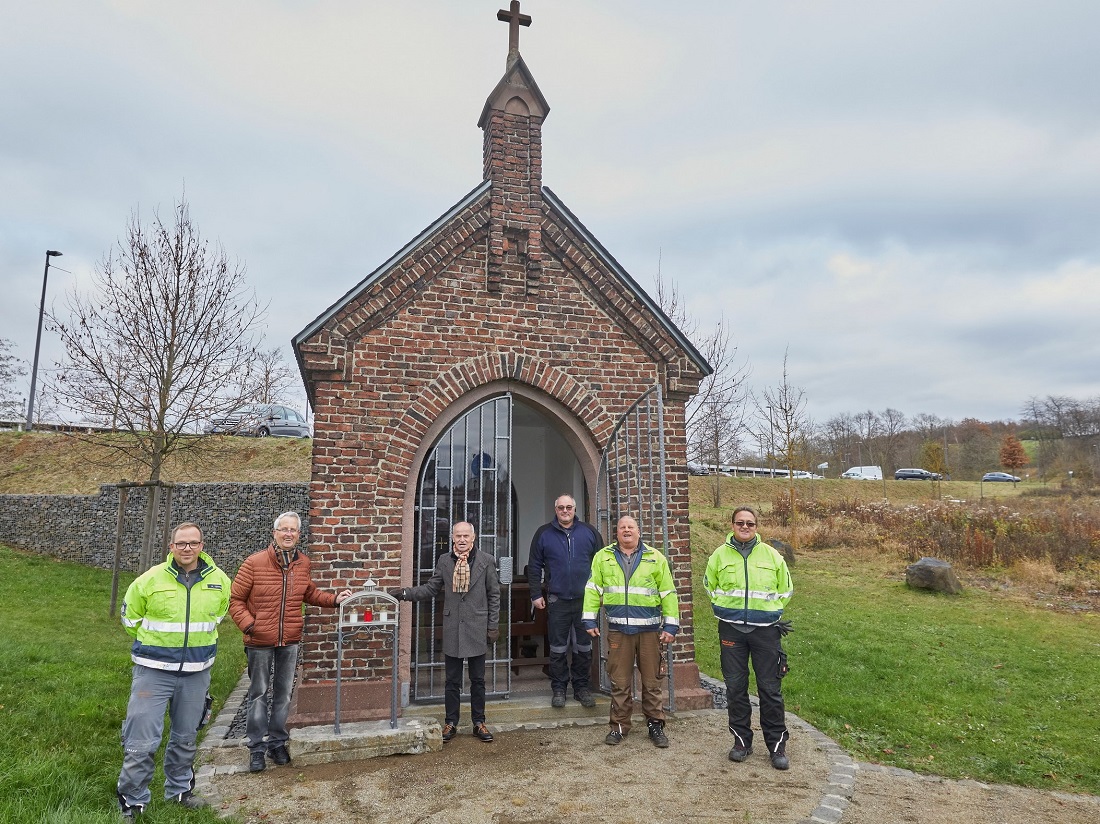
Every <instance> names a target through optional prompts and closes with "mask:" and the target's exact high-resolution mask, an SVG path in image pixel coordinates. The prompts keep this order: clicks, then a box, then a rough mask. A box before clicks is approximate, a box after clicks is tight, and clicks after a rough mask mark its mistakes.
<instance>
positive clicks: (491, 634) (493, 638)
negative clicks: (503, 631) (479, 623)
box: [486, 629, 500, 644]
mask: <svg viewBox="0 0 1100 824" xmlns="http://www.w3.org/2000/svg"><path fill="white" fill-rule="evenodd" d="M486 635H487V637H488V639H489V643H490V644H495V643H496V642H497V638H499V637H500V630H499V629H491V630H489V631H488V632H487V633H486Z"/></svg>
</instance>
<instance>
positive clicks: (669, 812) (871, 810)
mask: <svg viewBox="0 0 1100 824" xmlns="http://www.w3.org/2000/svg"><path fill="white" fill-rule="evenodd" d="M788 720H789V723H790V721H791V720H792V719H791V718H790V717H789V718H788ZM790 726H791V732H792V738H791V741H790V744H789V745H788V753H789V754H790V756H791V769H790V770H789V771H787V772H779V771H777V770H774V769H772V767H771V765H770V763H769V762H768V759H767V756H766V754H765V753H764V752H763V751H762V749H760V748H757V751H756V753H754V755H753V756H752V757H751V758H750V759H749V760H748V761H746V762H745V763H743V764H733V763H731V762H730V761H729V760H728V759H727V757H726V755H727V752H728V751H729V747H730V746H731V739H730V736H729V733H728V732H727V730H726V727H725V713H724V712H705V713H699V714H698V715H696V716H694V717H691V718H684V719H678V720H675V721H671V722H669V725H668V734H669V738H670V740H671V746H670V747H669V748H668V749H667V750H658V749H656V748H654V747H653V745H652V744H650V742H649V740H648V739H647V738H646V736H645V731H644V729H641V730H639V729H638V728H637V727H635V729H634V730H633V731H632V732H631V734H630V735H629V736H628V737H627V739H626V741H624V742H623V743H622V744H620V745H619V746H617V747H609V746H607V745H605V744H604V743H603V736H604V734H605V732H606V729H607V728H606V726H604V725H603V724H602V723H601V724H596V725H592V726H580V727H564V728H560V729H547V730H516V731H513V732H502V733H498V734H497V737H496V741H495V742H494V743H492V744H483V743H481V742H480V741H477V740H476V739H474V738H473V737H472V736H471V735H469V734H468V732H469V731H468V730H465V729H464V730H463V731H462V734H460V735H459V736H458V737H457V738H456V739H455V740H454V741H452V742H450V743H449V744H447V745H446V747H445V749H444V750H443V752H437V753H429V754H426V755H417V756H391V757H388V758H376V759H371V760H368V761H354V762H344V763H340V764H326V765H320V766H314V767H301V768H299V767H295V766H294V765H291V766H289V767H269V768H268V769H267V770H266V771H265V772H263V773H258V774H249V773H237V774H233V775H228V776H219V777H218V778H217V780H216V781H215V784H214V787H215V791H216V793H217V795H218V796H220V800H221V806H222V809H223V810H224V811H226V812H232V813H235V814H236V815H237V817H238V820H240V821H241V822H243V824H268V822H276V821H277V822H286V824H303V823H304V822H317V821H324V822H327V824H353V822H354V823H355V824H364V823H365V822H370V823H371V824H397V823H398V822H401V824H405V822H427V823H438V824H443V822H447V824H452V823H453V822H461V824H489V823H491V824H530V822H535V821H562V822H571V823H572V822H576V824H594V822H604V821H615V822H617V824H631V822H646V824H650V822H654V821H661V822H685V824H686V822H710V821H727V822H728V821H740V822H754V821H767V822H769V824H794V823H795V822H804V821H807V820H809V818H810V815H811V813H813V812H815V811H820V809H821V807H820V806H819V805H821V804H822V803H825V804H826V805H829V804H835V803H836V802H835V801H830V800H829V798H828V796H829V794H830V793H835V792H836V791H837V790H836V786H835V785H832V786H830V784H829V783H828V782H829V776H830V773H833V772H834V770H835V769H836V762H837V761H838V758H837V750H836V748H835V745H824V744H821V743H819V741H818V739H819V738H822V737H821V736H820V735H819V734H816V733H814V732H813V731H812V730H810V729H808V728H802V727H800V726H799V725H798V724H790ZM815 736H817V738H815ZM758 743H759V742H758ZM844 794H846V793H844ZM840 806H842V807H844V810H843V813H842V814H841V817H840V819H839V821H840V824H955V822H957V821H966V822H967V824H1095V823H1096V822H1097V821H1100V798H1097V797H1094V796H1084V795H1068V794H1065V793H1055V792H1043V791H1039V790H1029V789H1025V788H1022V787H1009V786H999V785H985V784H980V783H978V782H976V781H952V780H947V779H941V778H936V777H932V776H920V775H916V774H913V773H909V772H907V771H902V770H896V769H891V768H886V767H880V766H877V765H873V764H860V765H858V769H857V770H856V771H855V788H854V791H853V792H852V793H851V794H850V801H848V803H847V804H846V805H844V804H843V802H842V803H841V804H840Z"/></svg>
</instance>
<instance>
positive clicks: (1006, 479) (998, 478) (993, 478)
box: [982, 472, 1020, 484]
mask: <svg viewBox="0 0 1100 824" xmlns="http://www.w3.org/2000/svg"><path fill="white" fill-rule="evenodd" d="M1019 482H1020V479H1019V478H1017V477H1016V476H1015V475H1009V474H1008V473H1007V472H986V473H985V474H984V475H982V483H1006V484H1007V483H1013V484H1018V483H1019Z"/></svg>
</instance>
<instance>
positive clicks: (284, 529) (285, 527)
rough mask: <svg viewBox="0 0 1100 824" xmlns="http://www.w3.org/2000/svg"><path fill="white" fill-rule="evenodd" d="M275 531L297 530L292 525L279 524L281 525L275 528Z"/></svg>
mask: <svg viewBox="0 0 1100 824" xmlns="http://www.w3.org/2000/svg"><path fill="white" fill-rule="evenodd" d="M275 531H276V532H290V533H294V532H297V531H298V530H296V529H295V528H294V527H292V526H281V527H279V528H278V529H276V530H275Z"/></svg>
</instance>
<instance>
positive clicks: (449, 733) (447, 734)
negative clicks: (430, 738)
mask: <svg viewBox="0 0 1100 824" xmlns="http://www.w3.org/2000/svg"><path fill="white" fill-rule="evenodd" d="M457 732H458V727H456V726H455V725H454V724H444V725H443V743H444V744H446V743H447V742H448V741H450V740H451V739H452V738H454V737H455V733H457Z"/></svg>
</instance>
